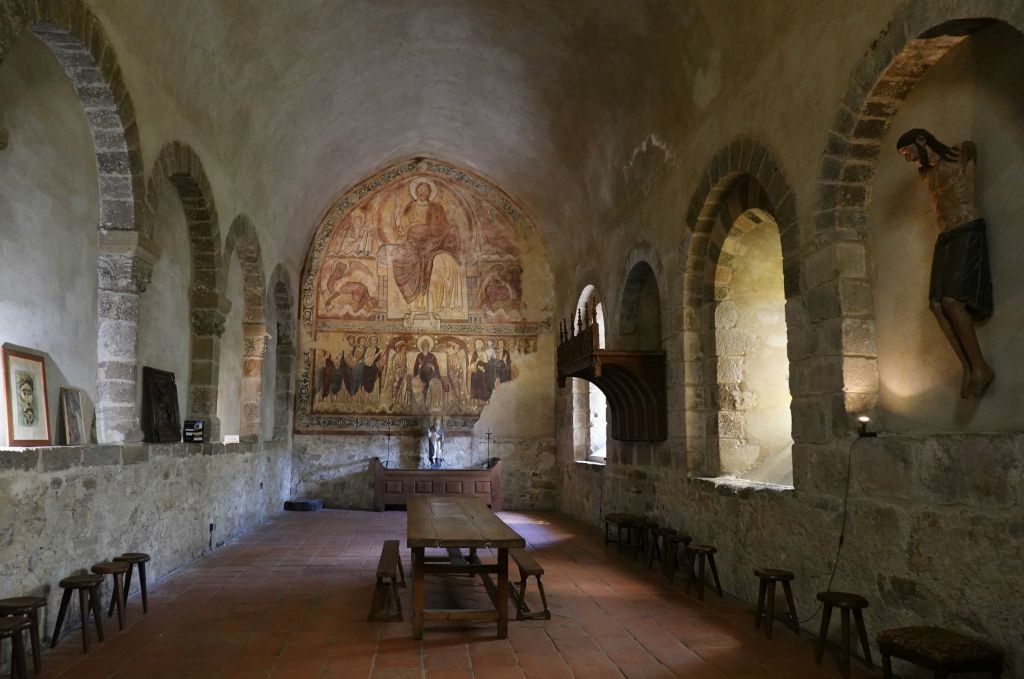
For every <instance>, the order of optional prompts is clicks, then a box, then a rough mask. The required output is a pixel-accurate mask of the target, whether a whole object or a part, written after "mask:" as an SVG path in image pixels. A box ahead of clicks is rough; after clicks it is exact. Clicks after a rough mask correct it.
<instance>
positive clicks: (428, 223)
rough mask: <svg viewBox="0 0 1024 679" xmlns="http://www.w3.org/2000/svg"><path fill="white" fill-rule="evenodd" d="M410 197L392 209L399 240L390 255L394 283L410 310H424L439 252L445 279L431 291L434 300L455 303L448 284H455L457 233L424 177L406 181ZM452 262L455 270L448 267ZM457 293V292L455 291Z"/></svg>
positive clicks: (457, 280) (456, 276)
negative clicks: (404, 202) (438, 298)
mask: <svg viewBox="0 0 1024 679" xmlns="http://www.w3.org/2000/svg"><path fill="white" fill-rule="evenodd" d="M409 188H410V191H411V193H412V195H413V199H412V200H411V201H409V202H408V203H407V204H406V206H405V208H404V209H402V210H397V211H396V212H395V231H396V232H397V233H398V235H399V237H400V238H402V239H403V240H402V241H401V244H400V245H399V246H398V247H396V248H395V250H394V253H393V254H392V256H391V266H392V269H393V273H394V280H395V284H396V285H397V286H398V289H399V291H400V292H401V293H402V297H403V298H404V299H405V301H406V303H408V304H410V305H412V307H413V309H415V310H419V311H426V309H427V297H428V292H431V290H430V286H431V279H432V277H433V271H434V262H435V258H438V257H439V256H440V255H446V256H445V257H440V259H441V260H442V261H443V265H444V268H445V273H446V276H447V277H448V279H449V280H448V281H443V280H442V281H440V282H438V283H435V289H434V291H433V292H434V294H435V295H440V297H441V300H438V302H435V303H441V304H448V303H455V302H456V301H460V300H456V299H455V292H454V291H453V290H454V289H453V288H450V287H449V286H451V285H459V286H460V287H459V289H460V290H461V284H460V282H459V276H458V272H457V268H458V267H457V265H458V261H459V253H458V234H457V232H456V230H455V226H454V225H453V224H450V223H449V222H448V216H447V214H445V211H444V207H443V206H442V205H441V204H440V203H438V202H436V201H435V200H434V197H435V196H434V194H435V193H436V190H437V189H436V187H435V186H434V184H433V182H431V181H429V180H427V179H419V180H416V179H414V180H412V182H411V183H410V184H409ZM453 265H454V266H455V270H452V267H453ZM459 294H460V295H461V293H459Z"/></svg>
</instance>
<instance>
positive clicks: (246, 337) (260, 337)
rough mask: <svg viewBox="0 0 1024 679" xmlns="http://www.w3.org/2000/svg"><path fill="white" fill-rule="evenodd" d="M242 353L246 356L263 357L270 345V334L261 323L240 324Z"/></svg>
mask: <svg viewBox="0 0 1024 679" xmlns="http://www.w3.org/2000/svg"><path fill="white" fill-rule="evenodd" d="M242 342H243V348H242V355H243V356H245V357H247V358H263V357H264V356H266V355H267V349H268V348H269V347H270V334H269V333H268V332H267V326H266V325H264V324H263V323H245V324H243V325H242Z"/></svg>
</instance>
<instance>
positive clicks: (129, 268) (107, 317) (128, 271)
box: [0, 0, 152, 443]
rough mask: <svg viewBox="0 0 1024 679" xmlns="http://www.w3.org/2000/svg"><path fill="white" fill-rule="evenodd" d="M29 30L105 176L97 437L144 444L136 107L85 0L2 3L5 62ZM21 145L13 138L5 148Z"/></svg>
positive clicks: (146, 260)
mask: <svg viewBox="0 0 1024 679" xmlns="http://www.w3.org/2000/svg"><path fill="white" fill-rule="evenodd" d="M26 32H31V33H32V34H34V35H35V36H36V37H37V38H39V39H40V40H41V41H42V42H43V43H44V44H45V45H46V46H47V47H48V48H49V49H50V51H51V52H52V53H53V55H54V57H55V58H56V59H57V61H58V63H60V65H61V67H62V68H63V69H64V73H65V74H66V75H67V76H68V79H69V80H70V81H71V84H72V86H73V87H74V90H75V93H76V94H77V95H78V98H79V100H80V101H81V103H82V108H83V109H84V111H85V115H86V120H87V122H88V125H89V130H90V132H91V133H92V140H93V146H94V148H95V153H96V170H97V175H98V177H99V187H98V188H99V203H100V219H99V224H98V229H99V261H98V262H97V271H98V277H99V286H98V288H99V292H98V299H97V316H98V319H99V323H98V337H97V376H96V379H97V381H96V435H97V438H98V439H99V442H100V443H121V442H131V441H141V440H142V432H141V429H140V427H139V408H138V403H137V401H136V394H137V390H138V366H137V363H138V351H139V336H138V311H139V295H140V294H141V293H142V292H143V291H144V290H145V289H146V286H147V285H148V284H149V279H150V276H151V273H152V255H151V254H150V253H149V252H147V251H146V249H145V248H144V247H141V246H140V244H139V241H138V232H137V230H136V229H137V224H138V223H139V221H140V219H139V216H140V214H141V196H142V156H141V152H140V150H139V133H138V127H137V125H136V123H135V109H134V106H133V105H132V99H131V95H130V94H129V92H128V88H127V85H126V84H125V82H124V78H123V76H122V74H121V68H120V66H119V64H118V58H117V53H116V52H115V51H114V48H113V45H111V43H110V40H109V39H108V38H107V35H106V32H105V31H104V29H103V26H102V25H101V24H100V21H99V19H97V18H96V16H95V15H94V14H93V13H92V11H91V10H90V9H89V8H88V7H87V6H86V5H85V3H84V2H83V1H82V0H62V1H61V0H55V1H53V2H39V3H36V2H15V3H8V4H3V5H0V60H2V59H3V56H4V54H5V52H6V51H7V48H8V47H9V46H10V45H11V44H12V43H13V42H14V41H15V40H17V39H18V38H19V37H20V36H21V35H22V34H24V33H26ZM11 143H15V144H16V143H18V142H17V139H10V138H8V137H7V134H6V131H5V145H7V144H11Z"/></svg>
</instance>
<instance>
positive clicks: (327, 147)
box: [0, 0, 1024, 678]
mask: <svg viewBox="0 0 1024 679" xmlns="http://www.w3.org/2000/svg"><path fill="white" fill-rule="evenodd" d="M1022 30H1024V5H1022V4H1021V3H1019V2H1013V1H1012V0H986V1H985V2H980V1H975V0H953V1H951V2H942V3H939V2H932V1H931V0H909V1H906V0H877V1H876V2H873V3H871V4H870V7H867V6H862V5H861V4H858V3H844V2H839V0H828V1H827V2H820V3H811V2H783V1H782V0H778V1H773V2H765V3H751V2H745V3H715V2H709V1H706V0H696V1H694V2H675V3H672V2H614V1H612V0H586V1H585V2H582V3H545V2H534V1H532V0H480V1H474V2H465V1H463V0H438V1H437V2H430V3H418V2H414V1H413V0H398V1H396V2H387V3H363V2H348V1H346V2H331V1H328V0H302V1H301V2H283V1H281V2H274V1H272V0H266V1H264V2H260V3H242V2H236V1H235V0H211V1H210V2H206V3H191V4H189V6H188V7H187V8H186V7H185V6H184V5H182V4H181V3H173V2H158V1H157V0H0V344H3V346H4V348H5V356H6V355H7V354H10V352H11V351H17V352H22V353H24V354H28V355H30V356H36V357H38V361H39V362H33V361H32V360H31V359H24V358H21V359H19V358H17V357H13V356H12V357H11V358H10V359H8V358H5V359H4V363H5V365H4V367H5V369H8V373H9V374H8V373H4V375H5V377H4V382H5V387H4V389H3V390H0V407H2V408H3V413H0V444H3V445H4V447H3V448H0V516H3V518H4V520H3V521H2V522H0V572H2V573H3V580H2V586H0V597H2V596H17V595H22V594H29V593H34V594H44V595H45V596H47V597H48V600H49V607H48V610H49V611H50V613H49V614H48V615H49V616H50V617H48V618H47V620H48V621H52V618H53V615H55V613H56V607H57V603H58V601H59V593H60V592H59V587H57V582H58V581H59V580H60V578H62V577H64V576H66V575H68V574H70V573H71V572H73V571H74V570H75V569H76V568H80V567H82V566H85V565H88V564H91V563H94V562H96V561H100V560H102V559H104V558H108V557H109V556H110V555H111V554H115V553H121V552H124V551H135V550H137V549H143V548H144V549H143V551H149V552H151V553H153V554H154V561H153V565H152V573H151V576H152V577H153V578H156V579H159V578H161V577H163V576H165V575H167V574H169V573H171V572H172V571H174V570H175V569H178V568H180V567H181V566H183V565H185V564H187V563H190V562H191V561H193V560H195V559H197V558H199V557H201V556H206V555H208V554H210V553H213V554H216V552H217V551H218V549H220V547H221V546H222V545H224V544H226V543H227V542H229V541H231V540H233V539H235V538H237V537H238V536H242V535H244V534H246V533H247V532H249V531H250V530H252V529H253V528H255V527H256V526H258V525H259V524H260V523H262V522H263V521H265V520H268V519H270V518H273V517H274V515H275V514H276V513H277V512H279V511H280V509H281V507H282V503H283V501H284V500H286V499H288V498H290V497H317V498H322V499H323V500H324V501H325V503H326V505H327V506H328V507H329V508H334V509H345V510H365V509H370V508H371V507H372V506H373V501H374V500H373V494H374V488H373V483H374V481H373V473H372V468H371V466H370V463H371V460H372V458H374V457H377V458H380V459H381V460H387V461H388V462H389V464H391V465H392V466H395V465H400V466H406V467H409V466H416V465H418V464H420V459H421V455H422V451H423V449H424V445H425V444H424V441H425V439H424V436H425V433H426V431H427V428H428V427H429V426H431V425H432V424H434V425H440V426H441V428H442V429H443V430H444V432H445V435H446V437H445V441H444V457H443V460H442V464H443V465H446V466H450V467H471V466H479V465H480V463H481V462H482V461H483V460H486V459H488V458H500V459H501V461H502V464H501V470H502V471H501V474H502V478H501V482H502V488H503V494H504V505H505V507H506V508H508V509H513V510H521V511H525V512H558V513H560V515H561V517H560V518H559V520H572V521H575V522H578V523H577V524H574V525H580V526H584V525H589V526H590V527H597V526H602V525H603V516H604V515H606V514H608V513H611V512H631V513H637V514H643V515H645V516H649V517H652V518H653V519H654V520H656V521H658V522H659V523H661V524H663V525H668V526H674V527H677V528H680V529H685V530H686V531H687V532H688V533H690V534H692V535H694V536H695V537H697V538H698V539H699V540H701V541H706V542H709V543H712V544H714V545H716V546H717V547H718V550H719V554H718V568H719V571H720V573H721V578H722V582H723V585H724V586H725V589H726V590H727V593H728V594H729V595H731V596H733V597H735V598H737V599H738V600H740V601H743V602H747V603H748V604H749V603H752V602H754V601H755V600H756V596H757V582H756V579H755V578H752V577H751V575H750V573H751V569H753V568H758V567H780V568H787V569H789V570H792V571H794V572H795V573H797V578H796V581H795V583H794V593H795V596H796V603H797V606H798V609H799V610H800V611H801V612H806V614H807V615H810V614H811V612H812V611H814V610H815V606H816V602H815V594H816V592H818V591H820V590H822V589H825V587H826V585H827V584H828V577H829V574H830V572H831V571H832V569H833V566H834V565H835V559H836V545H837V540H838V538H839V534H840V531H841V530H842V529H844V528H845V538H844V541H843V547H842V552H841V555H842V556H841V559H840V560H839V563H838V566H837V567H836V570H835V581H834V583H833V587H834V588H835V589H841V590H844V591H851V592H857V593H859V594H861V595H863V596H865V597H866V598H867V599H868V600H869V602H870V608H869V609H868V610H869V611H870V616H869V620H870V623H869V628H870V631H872V638H874V633H875V632H877V631H881V630H882V629H885V628H889V627H897V626H905V625H937V626H941V627H946V628H949V629H954V630H956V631H959V632H963V633H967V634H970V635H972V636H975V637H983V638H986V639H988V640H990V641H991V642H993V643H994V644H996V645H998V646H1000V647H1001V648H1002V649H1003V650H1004V651H1005V653H1006V659H1007V660H1006V662H1007V669H1006V672H1007V673H1006V674H1004V676H1009V677H1019V678H1024V639H1022V636H1021V632H1022V622H1021V621H1022V620H1024V586H1022V585H1021V581H1020V576H1019V564H1020V562H1021V560H1022V559H1024V518H1022V517H1024V513H1022V511H1024V425H1022V424H1021V420H1020V413H1021V410H1022V408H1024V364H1022V363H1021V362H1020V361H1019V360H1017V359H1016V358H1015V355H1016V351H1017V350H1018V349H1019V347H1020V343H1021V340H1022V338H1024V310H1022V309H1024V306H1022V305H1020V304H1016V302H1017V301H1019V300H1018V298H1024V268H1022V267H1021V266H1020V265H1019V263H1018V261H1017V260H1018V256H1017V253H1019V252H1021V251H1024V230H1022V229H1020V228H1019V225H1018V222H1019V215H1020V214H1022V213H1024V192H1021V191H1020V190H1019V185H1020V182H1021V180H1022V178H1024V123H1022V120H1021V116H1020V112H1021V110H1022V107H1024V94H1022V93H1021V89H1020V86H1019V84H1020V82H1022V81H1024V36H1022V34H1021V31H1022ZM807 36H815V39H814V40H813V41H811V42H809V41H808V40H807ZM912 128H926V129H927V130H928V131H930V132H931V133H933V134H934V135H935V137H936V138H937V139H938V140H941V142H944V143H945V144H948V145H949V146H954V145H955V146H956V148H955V149H953V150H949V149H947V150H946V151H945V152H944V153H945V156H943V155H942V153H938V152H936V151H934V150H932V151H930V152H931V153H932V156H931V157H932V158H933V161H934V163H936V164H937V165H935V167H938V168H939V169H935V167H925V168H924V169H925V170H929V171H931V172H934V173H935V174H932V175H929V177H932V178H934V177H935V176H939V172H940V170H941V169H942V168H946V167H947V166H949V164H950V163H953V162H954V161H953V160H950V158H954V159H957V160H955V162H956V163H958V164H957V167H958V168H969V170H970V172H967V170H964V171H963V173H962V174H958V175H957V177H958V178H959V179H957V181H973V182H974V183H975V186H976V189H973V187H972V190H974V192H975V194H976V201H977V210H975V211H972V212H971V213H970V214H971V215H973V217H977V216H978V215H980V216H981V217H983V218H984V220H985V223H986V224H987V234H986V237H987V241H988V246H987V247H988V253H987V258H988V262H987V265H988V266H989V267H990V270H991V271H990V274H991V280H992V288H993V298H994V311H993V313H992V314H991V315H990V318H989V317H986V316H987V315H986V314H985V313H983V312H979V313H975V314H974V315H973V316H970V317H969V320H968V321H967V325H968V326H969V327H970V333H971V334H974V333H976V336H977V343H978V345H979V346H980V351H981V352H982V353H983V354H984V357H985V360H987V361H988V363H989V364H990V366H991V368H992V370H993V371H994V373H995V378H994V380H993V381H992V382H991V384H988V385H987V388H984V385H982V386H981V387H979V384H980V383H981V382H983V381H985V380H984V379H983V378H984V375H983V373H984V370H982V369H980V368H979V367H978V365H979V363H978V359H977V358H976V357H975V356H974V355H973V354H972V353H971V345H970V341H969V338H968V339H967V340H964V339H962V338H963V337H964V335H963V333H964V330H963V328H962V326H961V325H957V323H959V321H957V320H956V319H957V318H960V317H956V318H954V317H953V315H951V314H952V313H953V312H951V311H950V310H949V309H950V306H949V303H950V302H954V303H955V304H960V306H961V308H962V307H963V304H962V303H961V302H957V301H956V300H952V299H950V298H949V297H948V294H950V293H948V291H947V292H946V293H943V294H940V295H939V296H938V297H936V298H935V299H933V302H934V303H933V304H929V295H930V290H931V288H930V281H931V282H932V283H934V280H933V279H932V278H931V277H932V275H933V274H932V260H933V257H935V256H937V253H938V250H936V249H935V247H936V246H935V242H936V236H937V234H938V232H939V227H938V225H937V220H938V221H940V222H941V221H942V220H943V219H944V218H947V217H948V212H949V209H948V208H949V206H948V205H945V206H943V205H942V201H941V199H940V200H939V206H938V208H936V207H935V205H934V204H933V202H932V198H931V195H930V191H932V190H934V191H940V190H941V188H942V187H941V186H940V184H941V181H942V180H934V181H933V179H928V180H922V179H921V177H920V176H919V173H918V168H917V167H915V166H914V165H911V164H908V163H907V162H906V161H905V159H904V158H903V157H901V155H900V154H899V153H897V149H896V144H897V139H899V137H900V136H901V135H902V134H903V133H904V132H906V131H907V130H910V129H912ZM966 140H970V141H971V142H973V147H972V146H971V145H970V144H964V143H963V142H965V141H966ZM915 143H916V142H915ZM930 143H931V142H927V144H930ZM927 144H926V145H925V146H922V145H917V146H915V147H913V148H916V149H917V151H916V152H918V153H925V150H926V148H927V149H933V147H932V146H931V145H927ZM934 148H938V149H940V150H941V149H942V148H944V147H941V146H935V147H934ZM972 149H973V155H972ZM958 154H959V155H958ZM943 163H945V164H943ZM942 171H945V170H942ZM965 178H966V179H965ZM936 187H938V188H936ZM960 189H961V193H960V194H958V195H959V196H960V197H962V196H963V195H966V194H965V193H964V191H965V190H963V187H960ZM973 217H972V218H973ZM944 238H945V236H944ZM971 243H973V245H972V246H971V247H972V248H976V247H977V242H976V240H972V241H971ZM982 244H983V245H984V241H983V242H982ZM969 254H970V255H971V257H974V259H971V257H968V259H971V261H976V259H977V258H978V257H980V256H981V255H979V252H978V250H977V249H975V250H972V252H971V253H969ZM936 268H941V267H940V266H939V265H937V267H936ZM979 275H980V274H979ZM958 280H959V281H960V282H961V283H962V280H961V279H958ZM972 285H973V283H972ZM931 294H932V295H933V297H934V292H932V293H931ZM979 294H980V293H979ZM943 295H946V296H945V297H944V296H943ZM944 300H945V301H944ZM967 308H968V309H971V310H974V307H971V306H970V304H968V307H967ZM944 309H945V311H944ZM965 313H966V312H965ZM935 314H937V315H938V316H936V315H935ZM943 314H945V316H944V315H943ZM581 316H588V317H589V318H592V319H594V320H595V322H596V323H597V324H598V326H599V330H600V342H601V347H602V348H606V349H609V350H617V351H624V352H647V353H656V352H663V354H664V373H665V385H666V395H665V396H666V399H665V400H666V416H667V423H668V424H667V437H666V438H665V439H664V440H653V441H651V440H641V441H625V440H618V439H616V438H615V437H614V436H613V435H612V434H613V431H614V427H613V423H614V422H615V418H616V415H617V411H616V402H615V399H614V398H613V397H612V395H611V393H610V392H609V397H608V399H607V400H606V399H605V394H604V393H602V392H601V390H600V389H599V388H598V387H597V386H596V385H595V384H591V383H589V382H587V381H584V380H579V379H572V380H567V381H566V385H565V386H564V387H562V388H559V387H558V385H557V380H556V374H557V365H556V363H557V362H558V361H557V353H556V349H557V345H558V343H559V329H560V327H561V326H563V325H565V324H567V323H568V324H569V325H571V326H575V325H576V323H577V321H578V319H579V318H580V317H581ZM937 317H938V318H939V319H940V320H941V319H945V321H944V322H945V323H946V326H947V327H946V331H945V334H944V330H943V326H942V325H940V323H937V322H936V318H937ZM965 317H966V316H965ZM570 318H571V319H572V320H571V321H567V320H566V319H570ZM950 318H954V320H953V321H950V320H949V319H950ZM584 322H587V321H584ZM950 323H952V326H950ZM951 327H952V329H950V328H951ZM949 333H952V334H953V335H955V336H956V337H955V338H954V339H953V343H954V344H955V346H956V347H957V350H956V351H954V348H953V347H951V344H950V340H949V339H947V336H952V335H949ZM958 356H962V357H961V358H958ZM41 368H45V375H44V373H43V371H42V369H41ZM144 368H153V369H156V370H158V371H161V372H160V373H159V374H167V373H169V374H172V375H173V382H168V383H165V384H162V385H160V384H157V385H151V384H150V382H149V380H150V375H152V373H151V372H150V371H144ZM33 371H38V372H33ZM144 376H145V377H144ZM26 380H28V381H29V383H31V384H30V386H29V387H27V388H25V384H26ZM44 387H45V389H44ZM151 387H152V389H151ZM33 389H34V392H33ZM981 390H983V394H982V395H981V396H980V397H978V394H977V393H976V392H978V391H981ZM972 391H973V392H975V393H972ZM158 392H159V393H158ZM962 392H963V393H965V394H967V396H970V397H969V398H965V397H962ZM170 397H175V398H176V400H177V410H178V414H177V417H178V420H179V421H178V422H177V424H176V426H178V428H179V430H180V425H181V424H183V423H184V421H185V420H189V421H195V420H199V421H202V422H203V425H204V434H205V442H204V443H201V444H198V443H195V444H186V443H181V442H173V441H172V442H159V441H160V439H159V436H160V434H159V433H157V432H159V431H164V430H166V425H167V424H168V422H169V421H172V420H173V417H172V416H171V414H170V413H169V412H168V411H166V410H164V409H163V408H161V407H155V406H154V405H153V402H154V401H160V403H161V404H164V405H165V404H166V402H167V399H168V398H170ZM171 401H172V402H173V398H171ZM26 404H28V405H26ZM79 404H80V406H79ZM79 407H80V409H81V410H80V412H79V411H78V408H79ZM26 408H27V409H26ZM151 411H152V412H151ZM861 417H868V418H870V421H869V423H868V425H867V427H868V429H869V430H870V431H872V432H877V433H878V435H877V437H873V438H865V439H858V437H857V430H858V426H859V425H858V418H861ZM150 420H152V421H153V422H150ZM154 422H155V423H156V424H155V425H154V424H153V423H154ZM160 423H163V426H164V430H161V429H160ZM154 427H156V428H154ZM172 431H173V428H172ZM854 443H856V445H855V446H854ZM851 451H852V452H851ZM558 605H559V601H558V596H557V595H556V596H554V601H553V607H554V610H555V611H556V613H557V610H558ZM557 618H558V616H557V615H556V620H557ZM554 622H555V620H553V621H552V623H554ZM49 624H50V627H51V628H52V622H50V623H49ZM803 624H804V629H805V630H807V631H810V632H812V633H813V630H816V629H817V624H818V618H817V617H810V618H808V619H807V620H806V621H804V623H803ZM669 669H671V668H669ZM424 671H426V669H424ZM897 672H898V673H899V672H907V673H908V674H907V676H914V675H912V674H911V673H910V670H909V666H907V665H899V666H898V667H897ZM325 676H326V675H325ZM417 676H418V675H417ZM425 676H426V675H425ZM478 676H484V674H478ZM516 676H519V675H516ZM652 676H653V675H652ZM659 676H660V675H659ZM695 676H696V675H695ZM700 676H705V675H700ZM708 676H710V675H708ZM715 676H719V675H715ZM723 676H726V675H723ZM744 676H754V675H744Z"/></svg>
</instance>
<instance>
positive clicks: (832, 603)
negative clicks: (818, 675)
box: [814, 592, 874, 677]
mask: <svg viewBox="0 0 1024 679" xmlns="http://www.w3.org/2000/svg"><path fill="white" fill-rule="evenodd" d="M818 601H820V602H821V603H822V604H824V609H823V610H822V612H821V631H820V632H819V633H818V648H817V650H816V651H815V653H814V660H815V661H816V662H817V663H818V664H821V656H822V654H823V653H824V652H825V643H826V642H827V641H828V625H829V621H830V619H831V618H832V609H833V608H838V609H839V610H841V611H842V612H843V617H842V625H843V627H842V630H843V639H842V642H841V643H842V646H841V647H840V649H839V653H840V654H839V668H840V670H842V673H843V676H844V677H849V676H850V613H851V612H852V613H853V619H854V621H855V622H856V623H857V636H859V637H860V645H861V649H862V650H863V651H864V660H865V661H866V662H867V664H868V667H874V665H873V664H872V662H871V646H869V645H868V633H867V630H866V629H865V628H864V613H863V611H864V609H865V608H867V607H868V600H867V599H865V598H864V597H862V596H860V595H859V594H850V593H848V592H818Z"/></svg>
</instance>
